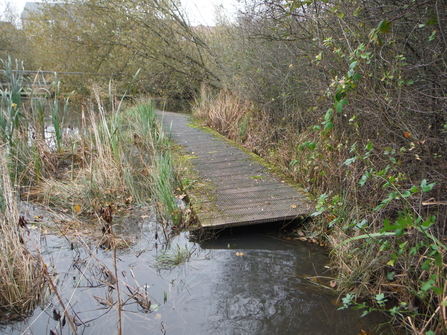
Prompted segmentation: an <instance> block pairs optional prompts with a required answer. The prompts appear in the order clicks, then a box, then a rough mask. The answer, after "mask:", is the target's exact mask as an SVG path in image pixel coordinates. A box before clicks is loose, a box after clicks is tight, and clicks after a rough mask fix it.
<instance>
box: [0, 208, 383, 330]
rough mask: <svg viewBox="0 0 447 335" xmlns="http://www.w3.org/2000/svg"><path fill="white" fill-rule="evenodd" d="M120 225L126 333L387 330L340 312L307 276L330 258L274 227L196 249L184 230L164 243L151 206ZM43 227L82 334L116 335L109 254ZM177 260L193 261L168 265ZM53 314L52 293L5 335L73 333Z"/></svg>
mask: <svg viewBox="0 0 447 335" xmlns="http://www.w3.org/2000/svg"><path fill="white" fill-rule="evenodd" d="M25 214H27V213H25ZM35 214H36V213H35V212H32V213H31V212H29V213H28V215H35ZM43 216H45V214H41V216H38V217H43ZM115 221H117V222H118V221H120V223H119V224H117V225H116V226H114V229H115V232H116V234H117V235H118V236H121V237H123V238H125V239H126V240H127V241H128V242H129V243H130V244H129V246H128V247H127V248H124V249H122V250H119V251H118V252H117V274H118V279H119V289H120V299H121V301H122V303H121V304H122V320H121V321H122V329H123V334H126V335H128V334H169V335H176V334H179V335H180V334H182V335H186V334H228V335H230V334H234V335H240V334H269V335H271V334H307V335H309V334H310V335H312V334H313V335H317V334H318V335H319V334H322V335H323V334H324V335H328V334H331V335H338V334H340V335H342V334H346V335H348V334H349V335H356V334H364V333H362V331H364V332H367V333H368V334H381V333H383V334H387V333H389V332H387V331H379V330H378V325H379V323H380V321H379V317H378V316H375V317H374V316H372V317H368V318H360V317H359V313H357V312H355V311H352V310H338V308H339V307H340V305H339V304H338V303H337V297H336V296H334V295H332V294H331V293H330V292H329V290H327V289H324V288H321V287H318V286H317V285H315V284H312V282H311V281H309V280H308V279H306V277H309V276H310V277H313V276H317V275H323V276H324V275H326V276H327V275H330V274H328V273H327V272H325V265H327V263H328V258H327V255H326V251H325V250H324V249H322V248H320V247H318V246H315V245H311V244H307V243H305V242H300V241H294V240H288V239H286V238H285V237H284V235H282V234H281V232H280V230H279V228H278V227H275V228H270V229H266V228H265V227H258V226H256V227H251V228H250V229H239V230H235V229H234V230H232V231H227V232H222V233H221V234H220V236H219V237H218V238H217V239H210V240H207V241H206V242H202V243H196V242H193V241H191V240H190V238H189V236H188V233H181V234H178V235H177V236H172V237H170V238H169V239H168V240H167V239H166V238H165V236H164V234H163V233H162V231H161V228H160V226H159V225H157V223H156V220H155V216H154V214H153V212H152V211H151V210H150V209H134V210H130V211H126V213H123V214H122V216H121V220H116V219H115ZM91 225H92V227H91V228H92V229H93V231H100V227H99V226H98V227H96V226H95V223H92V224H91ZM42 227H44V226H43V225H40V228H36V229H32V232H33V234H32V235H33V236H34V237H33V238H35V239H37V241H39V242H40V244H41V250H42V253H43V255H44V258H45V262H46V264H47V265H48V268H49V270H50V271H51V272H54V274H55V277H54V281H55V283H56V284H57V287H58V291H59V294H60V295H61V297H62V300H63V302H64V304H65V306H68V313H69V315H71V316H72V317H73V318H74V320H75V324H76V327H77V332H78V334H98V335H101V334H107V335H111V334H117V320H118V311H117V295H116V290H115V287H116V284H115V282H114V280H113V274H114V273H115V272H114V271H115V270H114V261H113V252H112V251H110V250H107V249H104V248H99V247H98V240H97V238H94V237H93V235H94V234H86V233H85V232H79V233H77V234H73V233H70V234H68V235H66V236H65V237H62V236H60V235H58V234H54V233H53V234H49V233H44V230H45V228H42ZM99 236H100V235H99ZM179 254H181V255H183V256H184V257H185V258H183V260H186V259H187V261H184V262H182V263H181V264H179V265H174V264H173V262H171V261H169V260H172V259H173V258H174V257H175V256H176V255H177V256H178V255H179ZM185 255H186V256H185ZM149 301H150V303H149ZM149 305H150V307H149ZM54 310H56V311H61V307H60V304H59V301H58V299H57V298H56V296H55V295H54V293H53V292H46V293H45V300H44V301H42V303H41V304H40V306H39V307H37V309H36V310H35V311H34V312H33V313H32V315H31V316H30V317H28V318H27V319H25V320H24V321H20V322H16V323H14V324H12V325H7V326H1V328H0V332H2V333H5V334H50V331H51V330H52V331H53V332H54V334H73V332H72V330H71V329H70V327H69V324H68V322H67V323H66V324H65V325H64V326H63V327H62V322H61V321H62V319H61V320H59V321H56V320H55V319H54ZM381 320H382V321H383V319H381Z"/></svg>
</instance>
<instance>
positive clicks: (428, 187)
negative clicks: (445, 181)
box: [421, 179, 436, 192]
mask: <svg viewBox="0 0 447 335" xmlns="http://www.w3.org/2000/svg"><path fill="white" fill-rule="evenodd" d="M435 185H436V183H431V184H428V185H427V179H424V180H423V181H422V182H421V189H422V192H430V191H431V190H432V189H433V187H434V186H435Z"/></svg>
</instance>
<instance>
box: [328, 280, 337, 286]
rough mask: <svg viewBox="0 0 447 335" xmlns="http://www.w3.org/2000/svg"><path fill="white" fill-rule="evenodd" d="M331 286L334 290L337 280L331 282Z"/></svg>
mask: <svg viewBox="0 0 447 335" xmlns="http://www.w3.org/2000/svg"><path fill="white" fill-rule="evenodd" d="M329 286H330V287H332V288H334V287H335V286H337V282H336V281H335V280H331V281H330V282H329Z"/></svg>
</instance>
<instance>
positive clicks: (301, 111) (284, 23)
mask: <svg viewBox="0 0 447 335" xmlns="http://www.w3.org/2000/svg"><path fill="white" fill-rule="evenodd" d="M446 11H447V7H446V4H445V2H442V3H441V2H436V1H427V2H424V4H416V3H413V4H412V3H410V2H408V3H407V2H402V3H399V4H396V3H393V4H391V3H389V2H375V3H366V2H363V3H360V2H356V1H347V2H341V1H330V2H322V1H312V2H309V4H307V5H304V4H303V3H300V2H298V1H291V2H288V6H287V5H284V4H282V3H280V2H267V1H256V2H247V5H246V7H245V12H244V13H243V14H241V16H240V18H239V21H238V23H237V24H236V25H235V27H234V29H227V30H223V29H224V28H222V31H221V34H222V36H226V39H224V43H225V42H226V43H228V45H230V43H232V44H231V47H230V48H228V47H227V48H225V47H222V46H220V48H221V50H222V54H223V57H229V58H231V57H233V58H232V59H236V60H235V61H233V62H232V64H235V65H236V66H234V67H232V66H229V64H230V63H227V68H226V69H225V70H226V78H227V79H228V83H229V87H231V89H230V90H223V91H220V92H218V93H212V92H213V91H212V90H211V89H209V90H208V93H206V94H205V93H203V92H202V94H201V97H202V98H201V99H200V100H199V102H198V103H197V104H196V115H198V117H201V118H202V120H204V121H205V122H206V123H207V124H208V125H209V126H211V127H213V128H215V129H216V130H218V131H220V132H221V133H223V134H226V135H227V136H229V137H231V138H233V139H235V140H237V141H239V142H242V143H243V144H244V145H246V146H247V147H248V148H250V149H251V150H253V151H254V152H256V153H258V154H260V155H262V156H263V157H264V158H266V159H268V160H269V161H270V162H272V163H273V164H275V165H277V166H279V167H280V168H281V169H282V170H283V171H284V173H286V174H288V175H289V176H292V177H293V178H294V179H295V180H296V181H298V182H299V183H301V184H302V185H303V186H304V187H305V188H306V189H307V190H309V191H310V192H311V193H312V194H313V195H314V196H315V200H316V202H317V212H316V213H315V220H314V222H313V224H312V229H313V230H316V231H319V232H320V234H321V236H322V237H323V236H325V238H326V240H327V241H328V242H329V245H330V246H331V248H332V249H334V250H333V252H332V253H331V255H332V261H333V269H334V270H336V273H337V276H338V288H339V289H340V291H342V292H345V293H348V292H350V294H351V295H349V297H350V299H351V300H352V302H351V304H353V305H356V306H357V307H359V305H360V307H362V306H361V304H360V303H354V302H353V300H355V298H365V297H367V298H368V299H370V300H372V302H373V304H375V305H371V306H374V307H371V309H374V308H376V309H379V310H384V311H388V312H389V313H390V315H392V316H393V318H394V319H395V321H396V322H398V323H401V324H403V325H405V326H406V328H407V329H408V330H409V331H410V332H412V333H414V334H420V333H425V332H427V331H428V332H432V333H431V334H443V333H444V332H445V330H446V326H447V319H446V307H445V305H446V302H447V296H446V295H445V292H446V289H447V288H446V276H445V261H444V260H445V253H446V247H445V242H446V240H447V232H446V228H447V226H446V222H447V206H446V205H447V193H446V187H447V169H446V166H447V162H446V156H445V151H446V149H447V148H446V143H447V114H446V110H447V109H446V100H445V96H446V94H447V92H446V91H445V87H447V86H446V83H447V81H446V78H447V77H446V71H445V69H446V68H445V64H446V52H447V44H446V36H447V35H446V32H445V28H444V27H445V23H446V21H445V17H446V16H445V14H446ZM223 31H225V32H226V33H224V32H223ZM219 41H220V42H222V39H219ZM227 105H228V106H227ZM237 105H239V107H237ZM247 106H248V107H247ZM382 293H383V294H384V295H383V296H381V295H380V294H382ZM384 300H386V304H385V302H384ZM358 301H360V300H358ZM369 306H370V305H369V304H367V305H365V306H363V307H366V310H369V309H368V308H370V307H369ZM393 308H394V309H393Z"/></svg>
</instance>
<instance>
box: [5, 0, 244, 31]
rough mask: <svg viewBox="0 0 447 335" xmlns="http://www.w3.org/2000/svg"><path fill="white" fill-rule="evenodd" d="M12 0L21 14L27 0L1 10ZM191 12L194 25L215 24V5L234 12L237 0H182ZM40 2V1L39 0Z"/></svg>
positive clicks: (17, 1)
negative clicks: (10, 4) (8, 5)
mask: <svg viewBox="0 0 447 335" xmlns="http://www.w3.org/2000/svg"><path fill="white" fill-rule="evenodd" d="M7 1H9V2H11V3H13V4H14V6H15V7H16V8H17V9H18V11H19V14H21V13H22V11H23V8H24V7H25V3H26V0H0V5H1V7H0V8H1V10H2V11H3V8H4V7H3V5H4V3H5V2H7ZM181 1H182V3H183V4H184V5H185V7H186V8H187V10H188V12H189V13H190V20H191V23H192V24H193V25H197V24H203V25H213V23H214V17H215V15H214V13H215V7H216V6H218V7H221V8H224V10H225V11H228V12H229V13H230V15H231V13H234V5H235V4H236V0H181ZM37 2H38V1H37Z"/></svg>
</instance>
